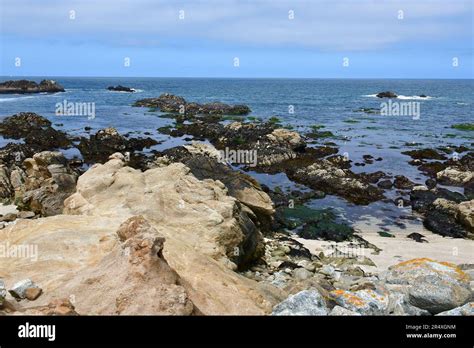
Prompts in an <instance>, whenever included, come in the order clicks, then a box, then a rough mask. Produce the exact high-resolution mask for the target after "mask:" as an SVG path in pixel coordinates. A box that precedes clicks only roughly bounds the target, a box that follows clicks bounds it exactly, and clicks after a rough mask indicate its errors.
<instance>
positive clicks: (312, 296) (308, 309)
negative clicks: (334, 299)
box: [272, 290, 329, 315]
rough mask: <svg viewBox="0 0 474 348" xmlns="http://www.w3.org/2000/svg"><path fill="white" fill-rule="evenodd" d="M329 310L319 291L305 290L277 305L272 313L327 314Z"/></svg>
mask: <svg viewBox="0 0 474 348" xmlns="http://www.w3.org/2000/svg"><path fill="white" fill-rule="evenodd" d="M328 312H329V310H328V308H327V306H326V303H325V301H324V299H323V297H322V296H321V294H320V293H319V292H318V291H316V290H304V291H301V292H299V293H297V294H295V295H291V296H290V297H288V298H287V299H286V300H285V301H283V302H281V303H279V304H278V305H276V306H275V307H274V308H273V312H272V315H327V314H328Z"/></svg>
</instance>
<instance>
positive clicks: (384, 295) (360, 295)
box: [330, 287, 389, 315]
mask: <svg viewBox="0 0 474 348" xmlns="http://www.w3.org/2000/svg"><path fill="white" fill-rule="evenodd" d="M330 296H331V298H332V300H333V301H334V302H335V303H337V304H338V305H339V306H341V307H344V308H346V309H349V310H351V311H353V312H357V313H360V314H362V315H384V314H387V310H388V306H389V292H388V290H387V289H385V288H382V287H378V288H376V289H375V290H372V289H364V290H358V291H347V290H341V289H339V290H333V291H331V292H330Z"/></svg>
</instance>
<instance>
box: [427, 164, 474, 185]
mask: <svg viewBox="0 0 474 348" xmlns="http://www.w3.org/2000/svg"><path fill="white" fill-rule="evenodd" d="M436 179H437V180H438V181H439V182H440V183H442V184H444V185H453V186H463V185H465V184H467V183H468V182H469V181H471V180H473V179H474V172H471V171H461V170H458V169H456V168H451V167H448V168H446V169H444V170H442V171H440V172H438V173H437V174H436Z"/></svg>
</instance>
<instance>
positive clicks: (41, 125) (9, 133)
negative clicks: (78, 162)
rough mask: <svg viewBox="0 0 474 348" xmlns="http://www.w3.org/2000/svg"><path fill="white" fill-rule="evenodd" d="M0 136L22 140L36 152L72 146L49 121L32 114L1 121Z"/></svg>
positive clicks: (25, 113)
mask: <svg viewBox="0 0 474 348" xmlns="http://www.w3.org/2000/svg"><path fill="white" fill-rule="evenodd" d="M0 134H1V135H2V136H4V137H5V138H12V139H22V138H24V141H25V144H26V145H27V146H29V147H30V148H32V149H33V150H34V151H36V152H37V151H44V150H50V149H55V148H67V147H70V146H71V144H72V143H71V141H70V140H69V139H68V137H67V136H66V134H65V133H64V132H61V131H57V130H55V129H54V128H53V127H51V122H50V121H49V120H47V119H46V118H44V117H42V116H40V115H38V114H35V113H32V112H21V113H19V114H15V115H13V116H9V117H6V118H5V119H3V121H2V122H1V123H0ZM15 156H18V155H16V154H15Z"/></svg>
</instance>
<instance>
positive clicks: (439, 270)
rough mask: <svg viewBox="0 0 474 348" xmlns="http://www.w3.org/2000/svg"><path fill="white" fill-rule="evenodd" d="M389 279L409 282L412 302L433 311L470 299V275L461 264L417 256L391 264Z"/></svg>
mask: <svg viewBox="0 0 474 348" xmlns="http://www.w3.org/2000/svg"><path fill="white" fill-rule="evenodd" d="M386 281H387V283H390V284H400V285H406V286H407V293H408V301H409V303H410V304H411V305H413V306H415V307H418V308H421V309H424V310H427V311H429V312H430V313H432V314H437V313H440V312H444V311H447V310H450V309H453V308H456V307H459V306H462V305H464V304H465V303H467V302H469V301H470V299H471V296H472V290H471V288H470V284H469V282H470V277H469V275H468V274H466V273H465V272H464V271H462V270H461V269H460V268H459V267H457V266H456V265H453V264H449V263H446V262H437V261H434V260H431V259H426V258H425V259H414V260H409V261H405V262H402V263H400V264H398V265H395V266H392V267H390V268H389V272H388V273H387V275H386Z"/></svg>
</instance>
